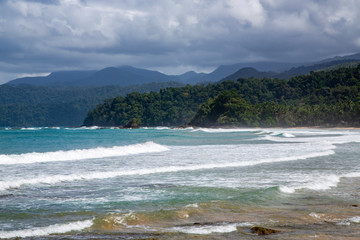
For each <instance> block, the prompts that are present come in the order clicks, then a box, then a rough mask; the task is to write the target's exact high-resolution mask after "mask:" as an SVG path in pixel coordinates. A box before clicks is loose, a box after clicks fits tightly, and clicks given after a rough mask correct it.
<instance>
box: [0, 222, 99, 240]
mask: <svg viewBox="0 0 360 240" xmlns="http://www.w3.org/2000/svg"><path fill="white" fill-rule="evenodd" d="M92 225H93V220H85V221H76V222H71V223H65V224H54V225H50V226H47V227H37V228H32V229H23V230H14V231H1V232H0V238H15V237H38V236H46V235H50V234H60V233H67V232H71V231H81V230H83V229H85V228H89V227H91V226H92Z"/></svg>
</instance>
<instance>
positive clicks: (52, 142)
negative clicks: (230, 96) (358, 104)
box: [0, 127, 360, 239]
mask: <svg viewBox="0 0 360 240" xmlns="http://www.w3.org/2000/svg"><path fill="white" fill-rule="evenodd" d="M254 226H261V227H266V228H271V229H275V230H278V231H279V232H277V233H275V234H271V235H268V236H267V237H266V238H267V239H359V236H360V130H356V129H201V128H200V129H193V128H186V129H171V128H167V127H157V128H140V129H114V128H99V127H90V128H85V127H83V128H19V129H12V128H1V129H0V238H5V239H6V238H17V237H19V238H25V239H259V237H258V236H257V234H256V233H253V232H252V231H251V228H252V227H254Z"/></svg>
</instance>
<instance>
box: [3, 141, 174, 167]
mask: <svg viewBox="0 0 360 240" xmlns="http://www.w3.org/2000/svg"><path fill="white" fill-rule="evenodd" d="M166 150H168V148H167V147H165V146H162V145H159V144H156V143H154V142H146V143H139V144H133V145H127V146H115V147H110V148H104V147H97V148H91V149H75V150H69V151H56V152H45V153H38V152H32V153H24V154H10V155H0V164H7V165H9V164H28V163H39V162H56V161H74V160H84V159H94V158H105V157H115V156H125V155H131V154H140V153H152V152H162V151H166Z"/></svg>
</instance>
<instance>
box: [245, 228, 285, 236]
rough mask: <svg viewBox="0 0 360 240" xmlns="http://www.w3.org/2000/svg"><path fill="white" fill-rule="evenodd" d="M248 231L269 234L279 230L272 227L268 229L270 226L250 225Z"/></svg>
mask: <svg viewBox="0 0 360 240" xmlns="http://www.w3.org/2000/svg"><path fill="white" fill-rule="evenodd" d="M250 231H251V233H256V234H258V235H269V234H273V233H278V232H280V231H278V230H274V229H270V228H264V227H252V228H251V229H250Z"/></svg>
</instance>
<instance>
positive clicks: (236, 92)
mask: <svg viewBox="0 0 360 240" xmlns="http://www.w3.org/2000/svg"><path fill="white" fill-rule="evenodd" d="M359 88H360V65H358V66H356V67H348V68H340V69H337V70H332V71H321V72H311V73H310V74H307V75H302V76H298V77H293V78H291V79H290V80H289V81H286V80H281V79H271V78H263V79H255V78H249V79H244V78H240V79H237V80H236V81H231V80H228V81H223V82H220V83H217V84H208V85H196V86H190V85H187V86H185V87H180V88H171V87H170V88H166V89H161V90H160V92H150V93H144V94H140V93H137V92H133V93H130V94H128V95H127V96H126V97H120V96H119V97H116V98H112V99H107V100H106V101H105V102H104V103H103V104H100V105H98V106H96V107H95V109H93V110H91V111H89V112H88V115H87V117H86V119H85V121H84V125H87V126H90V125H98V126H123V125H126V124H127V123H128V122H129V121H131V120H132V119H139V121H141V124H142V125H143V126H178V125H183V124H190V125H194V126H227V125H231V126H242V127H257V126H263V127H276V126H283V127H286V126H289V127H290V126H359V125H360V91H359Z"/></svg>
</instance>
